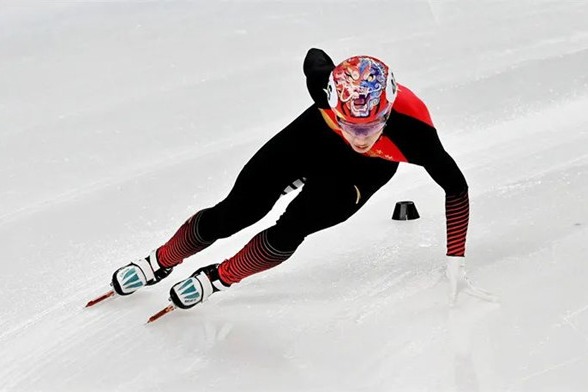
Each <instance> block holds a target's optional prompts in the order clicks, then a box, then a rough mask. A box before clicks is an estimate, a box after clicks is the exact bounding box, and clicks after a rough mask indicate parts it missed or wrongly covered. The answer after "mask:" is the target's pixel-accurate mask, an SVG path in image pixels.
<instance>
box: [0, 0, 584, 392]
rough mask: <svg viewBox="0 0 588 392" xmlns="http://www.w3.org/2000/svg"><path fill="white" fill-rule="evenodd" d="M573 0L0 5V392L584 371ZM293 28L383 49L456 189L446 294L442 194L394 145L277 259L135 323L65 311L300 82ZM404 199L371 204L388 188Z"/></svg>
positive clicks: (151, 298) (147, 297) (297, 97)
mask: <svg viewBox="0 0 588 392" xmlns="http://www.w3.org/2000/svg"><path fill="white" fill-rule="evenodd" d="M587 21H588V3H587V2H586V1H582V0H567V1H566V0H563V1H555V0H512V1H499V0H495V1H483V0H480V1H474V0H454V1H443V0H430V1H410V0H380V1H367V0H355V1H345V0H338V1H329V0H312V1H310V0H309V1H285V0H284V1H262V0H256V1H253V0H251V1H247V0H243V1H238V0H225V1H192V2H188V1H159V2H155V1H153V2H139V1H127V2H122V1H108V2H107V1H103V2H98V1H96V2H92V1H85V2H81V1H67V2H66V1H54V2H50V1H42V0H38V1H18V0H12V1H11V0H5V1H0V391H188V390H189V391H255V392H261V391H263V392H265V391H268V392H272V391H334V392H339V391H489V392H494V391H529V392H538V391H558V392H559V391H587V390H588V202H587V200H588V88H587V87H588V23H587ZM310 47H318V48H322V49H324V50H325V51H326V52H327V53H329V54H330V55H331V57H333V59H334V60H335V62H336V63H338V62H339V61H341V60H343V59H344V58H346V57H350V56H352V55H357V54H370V55H373V56H376V57H379V58H381V59H383V60H385V61H386V62H387V63H388V64H389V65H390V66H391V67H392V69H393V71H394V73H395V75H396V77H397V79H398V81H399V82H400V83H402V84H405V85H407V86H409V87H410V88H411V89H413V90H414V91H415V92H416V93H417V94H418V95H420V96H421V98H423V100H424V101H425V102H426V103H427V104H428V105H429V108H430V110H431V114H432V116H433V121H434V122H435V124H436V126H437V128H438V130H439V133H440V135H441V138H442V141H443V143H444V145H445V147H446V149H447V150H448V151H449V152H450V153H451V154H452V155H453V156H454V158H455V159H456V161H457V162H458V164H459V165H460V167H461V168H462V170H463V172H464V173H465V175H466V178H467V179H468V182H469V185H470V200H471V222H470V230H469V237H468V251H467V259H466V261H467V264H468V270H469V274H470V277H471V278H472V280H474V281H475V282H477V283H478V284H479V285H480V286H482V287H484V288H486V289H489V290H492V291H493V292H495V293H496V294H497V295H499V296H500V298H501V303H500V304H489V303H483V302H480V301H478V300H475V299H473V298H467V297H460V298H459V301H458V305H457V307H456V308H455V309H453V310H450V309H449V307H448V301H447V296H446V294H447V284H446V281H445V279H444V276H443V273H444V270H443V267H444V262H445V258H444V254H445V217H444V207H443V205H444V204H443V203H444V195H443V191H442V190H441V189H440V188H439V187H438V186H437V185H436V184H435V183H434V182H433V181H432V180H431V179H430V178H429V177H428V175H427V174H426V172H425V171H424V170H423V169H422V168H420V167H417V166H413V165H408V164H405V165H401V167H400V170H399V172H398V174H397V175H396V176H395V178H394V179H393V180H392V181H390V183H389V184H387V185H386V186H385V187H384V188H383V189H382V190H381V191H380V192H379V193H378V194H376V195H375V196H374V197H373V198H372V199H371V200H370V202H369V203H368V204H367V205H366V207H365V208H364V209H363V210H362V211H361V212H360V213H359V214H357V215H355V216H354V217H353V218H352V219H350V220H349V221H347V222H346V223H345V224H342V225H340V226H337V227H335V228H333V229H331V230H327V231H324V232H320V233H317V234H316V235H313V236H311V237H309V238H308V239H307V241H305V243H304V244H303V245H302V246H301V247H300V248H299V250H298V252H296V254H295V255H294V256H293V257H292V258H291V259H290V260H288V261H287V262H286V263H284V264H283V265H281V266H279V267H277V268H275V269H272V270H270V271H267V272H266V273H263V274H259V275H257V276H253V277H251V278H249V279H246V280H245V281H243V282H242V283H241V284H240V285H238V286H235V287H233V288H231V289H230V290H229V291H227V292H224V293H220V294H215V295H214V296H213V297H211V299H210V301H208V302H207V303H205V304H203V305H202V306H200V307H199V308H197V309H194V310H192V311H188V312H182V311H176V312H173V313H172V314H170V315H168V316H166V317H165V318H163V319H161V320H160V321H158V322H157V323H155V324H152V325H149V326H146V325H145V321H146V320H147V318H148V317H149V316H150V315H151V314H152V313H154V312H155V311H157V310H159V309H161V308H162V307H164V306H165V305H166V304H167V292H168V290H169V288H170V286H171V285H172V284H173V283H174V282H176V281H178V280H181V279H184V278H185V277H187V276H188V275H189V274H190V273H191V272H192V271H194V270H195V269H196V268H198V267H200V266H203V265H207V264H210V263H213V262H220V261H222V260H223V259H225V258H227V257H229V256H232V255H233V254H234V253H235V252H236V251H237V250H239V249H240V248H241V247H242V246H243V245H244V244H245V243H246V242H247V241H248V240H249V238H251V237H252V236H253V235H254V234H255V233H257V232H258V231H259V230H261V229H262V228H264V227H267V226H269V225H271V224H272V222H273V221H275V219H276V218H277V217H278V216H279V215H280V212H281V211H282V210H283V209H284V207H285V206H286V204H287V202H288V201H289V200H291V198H292V197H293V196H294V195H292V194H290V195H288V196H286V197H285V198H283V200H281V201H279V202H278V205H277V206H276V208H275V210H274V211H272V213H271V214H270V215H269V216H268V217H267V218H266V219H264V220H263V221H261V222H259V224H257V225H255V226H253V227H251V228H249V229H247V230H245V231H243V232H241V233H239V234H238V235H235V236H234V237H232V238H230V239H227V240H223V241H219V242H217V243H216V244H215V245H214V246H212V247H210V248H208V249H207V250H205V251H203V252H202V253H200V254H197V255H196V256H194V257H192V258H190V259H189V260H187V261H186V262H185V263H184V264H182V265H181V266H179V267H177V268H176V270H175V271H174V274H173V275H172V276H171V277H170V278H168V280H165V281H164V282H162V283H161V284H160V285H157V286H154V287H152V288H150V289H145V290H141V291H140V292H138V293H137V294H134V295H133V296H131V297H129V298H124V299H122V298H119V299H115V300H113V301H110V302H108V303H104V304H102V305H100V306H96V307H94V308H90V309H84V307H83V306H84V305H85V303H86V302H87V301H88V300H89V299H91V298H92V297H94V296H96V295H98V294H101V293H102V292H104V291H106V290H108V283H109V281H110V276H111V274H112V272H113V271H114V270H115V269H116V268H118V267H120V266H122V265H123V264H126V263H128V262H130V261H132V260H133V259H134V258H138V257H143V256H145V255H147V254H148V252H149V251H151V250H152V249H153V248H155V247H157V246H159V245H161V244H162V243H163V242H165V241H166V240H167V239H168V238H169V237H170V236H171V235H172V234H173V233H174V232H175V230H176V229H177V228H178V227H179V225H180V224H182V223H183V222H184V220H185V219H187V218H188V217H189V216H190V215H192V214H193V213H194V212H196V211H198V210H199V209H201V208H204V207H208V206H210V205H212V204H214V203H216V202H218V201H220V200H221V199H222V198H223V197H224V196H225V195H226V194H227V192H228V191H229V189H230V187H231V185H232V182H233V181H234V179H235V177H236V175H237V174H238V172H239V170H240V168H241V167H242V166H243V164H244V163H245V162H246V161H247V160H248V158H249V157H250V156H251V154H253V153H254V152H255V151H256V150H257V149H258V148H259V147H260V146H261V145H262V144H263V143H264V142H265V141H266V140H267V139H269V138H270V137H271V136H272V135H273V134H275V133H276V132H277V131H279V130H280V129H281V128H282V127H284V126H285V125H287V124H288V123H289V122H290V121H291V120H292V119H293V118H294V117H295V116H297V115H298V114H299V113H300V112H301V111H302V110H304V109H305V108H306V107H307V106H308V105H309V104H310V103H311V100H310V97H309V96H308V93H307V91H306V86H305V80H304V75H303V74H302V60H303V58H304V55H305V54H306V51H307V50H308V49H309V48H310ZM404 199H408V200H413V201H415V203H416V205H417V207H418V209H419V212H420V214H421V219H419V220H417V221H412V222H396V221H392V220H391V219H390V216H391V214H392V210H393V208H394V203H395V202H396V201H398V200H404Z"/></svg>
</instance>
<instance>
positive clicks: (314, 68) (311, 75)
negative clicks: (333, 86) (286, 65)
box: [303, 48, 335, 109]
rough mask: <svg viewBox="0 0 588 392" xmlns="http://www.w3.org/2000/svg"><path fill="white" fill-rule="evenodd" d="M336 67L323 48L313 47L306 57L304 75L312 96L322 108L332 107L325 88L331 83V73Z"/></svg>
mask: <svg viewBox="0 0 588 392" xmlns="http://www.w3.org/2000/svg"><path fill="white" fill-rule="evenodd" d="M333 68H335V64H334V63H333V60H331V58H330V57H329V55H327V54H326V53H325V52H324V51H322V50H321V49H316V48H312V49H310V50H309V51H308V53H307V54H306V57H305V59H304V65H303V69H304V75H305V76H306V87H308V92H309V93H310V96H311V97H312V99H313V100H314V102H315V103H316V104H317V106H318V107H319V108H321V109H328V108H330V106H329V102H328V101H327V93H326V92H325V89H326V88H327V85H328V83H329V75H330V74H331V71H332V70H333Z"/></svg>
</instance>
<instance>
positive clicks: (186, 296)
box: [169, 264, 229, 309]
mask: <svg viewBox="0 0 588 392" xmlns="http://www.w3.org/2000/svg"><path fill="white" fill-rule="evenodd" d="M218 266H219V265H218V264H212V265H209V266H206V267H202V268H200V269H198V270H196V272H194V273H193V274H192V275H191V276H190V277H189V278H188V279H185V280H182V281H181V282H178V283H176V284H175V285H173V287H172V288H171V289H170V291H169V294H170V300H171V302H172V303H173V304H174V305H175V306H176V307H178V308H180V309H190V308H192V307H194V306H195V305H198V304H199V303H201V302H203V301H206V300H207V299H208V297H210V295H211V294H212V293H215V292H217V291H220V290H225V289H227V288H229V286H228V285H226V284H224V283H223V282H222V281H221V280H220V278H219V275H218Z"/></svg>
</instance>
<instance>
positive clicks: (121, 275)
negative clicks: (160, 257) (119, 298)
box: [112, 251, 173, 295]
mask: <svg viewBox="0 0 588 392" xmlns="http://www.w3.org/2000/svg"><path fill="white" fill-rule="evenodd" d="M172 269H173V268H163V267H161V266H160V265H159V263H158V262H157V252H156V251H153V252H151V254H150V255H149V256H147V257H146V258H144V259H139V260H137V261H134V262H132V263H130V264H127V265H125V266H124V267H121V268H119V269H118V270H116V271H115V272H114V274H113V275H112V288H113V290H114V291H115V292H116V293H117V294H118V295H129V294H132V293H134V292H135V291H137V290H139V289H140V288H141V287H143V286H150V285H153V284H155V283H157V282H159V281H160V280H162V279H164V278H165V277H167V276H168V275H169V274H170V273H171V271H172Z"/></svg>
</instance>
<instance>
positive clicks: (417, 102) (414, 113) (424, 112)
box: [392, 84, 434, 127]
mask: <svg viewBox="0 0 588 392" xmlns="http://www.w3.org/2000/svg"><path fill="white" fill-rule="evenodd" d="M392 108H393V109H394V110H396V111H397V112H398V113H401V114H404V115H407V116H410V117H413V118H415V119H417V120H419V121H422V122H424V123H426V124H429V125H430V126H432V127H434V125H433V120H432V119H431V115H430V114H429V109H427V106H426V105H425V103H424V102H423V101H421V99H420V98H419V97H417V96H416V95H415V93H413V92H412V91H411V90H409V89H408V88H406V87H404V86H402V85H400V84H399V85H398V96H397V97H396V100H395V101H394V105H393V106H392Z"/></svg>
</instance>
